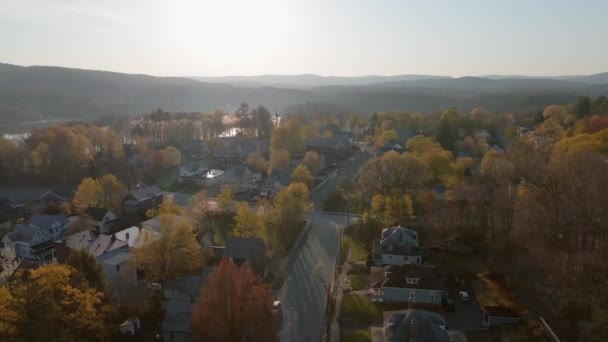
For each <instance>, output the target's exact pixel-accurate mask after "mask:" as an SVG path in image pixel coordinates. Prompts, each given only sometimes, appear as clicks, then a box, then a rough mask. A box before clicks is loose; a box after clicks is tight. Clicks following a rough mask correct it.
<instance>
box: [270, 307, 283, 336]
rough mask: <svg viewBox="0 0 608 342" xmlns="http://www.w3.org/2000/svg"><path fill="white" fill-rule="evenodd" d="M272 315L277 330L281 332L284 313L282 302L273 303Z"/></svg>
mask: <svg viewBox="0 0 608 342" xmlns="http://www.w3.org/2000/svg"><path fill="white" fill-rule="evenodd" d="M272 315H273V316H274V318H275V322H276V324H277V329H279V330H280V329H281V328H282V327H283V311H282V310H281V301H278V300H275V301H274V302H273V303H272Z"/></svg>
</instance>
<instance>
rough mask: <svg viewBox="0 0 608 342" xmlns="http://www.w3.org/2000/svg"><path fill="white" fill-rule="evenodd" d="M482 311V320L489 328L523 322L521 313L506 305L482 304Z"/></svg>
mask: <svg viewBox="0 0 608 342" xmlns="http://www.w3.org/2000/svg"><path fill="white" fill-rule="evenodd" d="M481 313H482V320H481V321H482V323H483V325H484V326H485V327H488V328H492V327H497V326H501V325H507V324H518V323H519V322H521V316H520V315H518V314H517V313H516V312H515V311H513V310H511V309H510V308H507V307H504V306H482V307H481Z"/></svg>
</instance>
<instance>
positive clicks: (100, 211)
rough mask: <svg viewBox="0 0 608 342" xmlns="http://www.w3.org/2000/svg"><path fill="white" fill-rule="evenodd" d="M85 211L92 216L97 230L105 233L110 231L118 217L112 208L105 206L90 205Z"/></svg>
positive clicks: (92, 221)
mask: <svg viewBox="0 0 608 342" xmlns="http://www.w3.org/2000/svg"><path fill="white" fill-rule="evenodd" d="M84 213H85V215H86V216H88V217H89V218H90V220H91V223H92V224H93V225H94V226H95V228H97V231H99V232H100V233H103V234H107V233H109V232H110V230H111V227H112V225H113V224H114V222H115V221H116V220H117V219H118V216H116V214H114V212H112V210H110V209H105V208H96V207H88V208H87V209H85V210H84Z"/></svg>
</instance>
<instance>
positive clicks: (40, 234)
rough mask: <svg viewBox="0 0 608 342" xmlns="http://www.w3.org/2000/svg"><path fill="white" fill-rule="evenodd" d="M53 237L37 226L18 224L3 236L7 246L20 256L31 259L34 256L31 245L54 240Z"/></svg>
mask: <svg viewBox="0 0 608 342" xmlns="http://www.w3.org/2000/svg"><path fill="white" fill-rule="evenodd" d="M52 239H53V237H52V235H51V234H49V233H48V232H47V231H46V230H43V229H41V228H39V227H36V226H25V225H22V224H18V225H16V226H15V228H14V229H13V231H12V232H10V233H8V234H6V235H5V236H4V237H3V238H2V244H3V245H4V247H5V248H10V249H12V250H13V252H14V253H15V256H17V257H19V258H28V259H31V258H33V257H34V255H33V254H32V250H31V247H32V246H35V245H37V244H39V243H42V242H46V241H50V240H52Z"/></svg>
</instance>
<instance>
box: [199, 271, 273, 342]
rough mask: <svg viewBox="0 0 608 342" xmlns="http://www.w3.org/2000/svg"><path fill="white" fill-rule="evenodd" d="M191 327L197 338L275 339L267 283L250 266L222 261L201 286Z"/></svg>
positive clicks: (225, 339)
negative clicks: (205, 283)
mask: <svg viewBox="0 0 608 342" xmlns="http://www.w3.org/2000/svg"><path fill="white" fill-rule="evenodd" d="M192 329H193V331H194V334H195V336H196V338H197V340H198V341H226V342H231V341H233V342H244V341H278V336H277V333H276V327H275V321H274V318H273V316H272V298H271V295H270V290H269V289H268V286H267V285H266V284H264V283H262V282H261V281H260V280H259V279H258V277H257V276H256V275H255V273H254V272H253V270H252V268H251V267H250V266H249V265H244V266H241V267H238V266H236V265H235V264H233V263H232V262H230V261H228V260H227V259H224V260H222V261H221V262H220V264H219V266H218V267H217V269H216V270H215V272H213V273H212V274H211V275H210V276H209V279H208V281H207V285H206V286H205V287H203V288H202V289H201V300H200V301H199V303H198V304H197V305H196V307H195V308H194V311H193V314H192Z"/></svg>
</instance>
